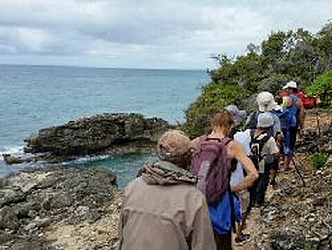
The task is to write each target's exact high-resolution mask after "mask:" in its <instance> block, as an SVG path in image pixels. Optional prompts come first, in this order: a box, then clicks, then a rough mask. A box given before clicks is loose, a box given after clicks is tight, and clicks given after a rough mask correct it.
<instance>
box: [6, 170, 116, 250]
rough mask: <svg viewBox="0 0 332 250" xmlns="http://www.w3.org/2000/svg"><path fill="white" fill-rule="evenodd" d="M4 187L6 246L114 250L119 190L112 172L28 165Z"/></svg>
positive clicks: (27, 248) (29, 249) (30, 248)
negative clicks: (38, 167)
mask: <svg viewBox="0 0 332 250" xmlns="http://www.w3.org/2000/svg"><path fill="white" fill-rule="evenodd" d="M0 187H1V189H0V249H15V250H20V249H22V250H23V249H25V250H38V249H113V247H112V246H113V245H114V243H115V242H116V237H117V232H116V226H117V218H118V214H119V211H118V208H119V207H118V205H119V200H118V197H119V193H118V191H117V186H116V176H115V174H114V173H112V172H111V171H109V170H107V169H103V168H98V169H85V170H81V169H75V168H56V167H50V168H45V169H25V170H23V171H21V172H20V173H16V174H13V175H11V176H9V177H7V178H5V179H1V181H0ZM101 225H102V226H101ZM80 232H81V233H80Z"/></svg>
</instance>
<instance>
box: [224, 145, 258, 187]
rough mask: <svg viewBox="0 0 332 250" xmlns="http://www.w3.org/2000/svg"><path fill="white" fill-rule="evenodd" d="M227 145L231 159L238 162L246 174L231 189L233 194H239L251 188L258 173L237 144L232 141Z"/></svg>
mask: <svg viewBox="0 0 332 250" xmlns="http://www.w3.org/2000/svg"><path fill="white" fill-rule="evenodd" d="M228 145H229V147H228V150H229V153H230V154H229V155H230V157H231V159H233V158H235V159H236V160H237V161H238V162H240V163H241V164H242V166H243V168H244V169H245V170H246V172H247V176H246V177H245V178H244V179H243V180H242V181H240V182H239V183H238V184H237V185H235V186H233V187H231V189H232V191H233V192H239V191H242V190H245V189H247V188H248V187H251V186H252V185H253V184H254V182H255V180H256V179H257V178H258V172H257V170H256V168H255V165H254V164H253V163H252V161H251V160H250V159H249V158H248V156H247V155H246V154H245V152H244V151H243V149H242V147H241V145H240V144H239V143H238V142H235V141H232V142H230V143H229V144H228Z"/></svg>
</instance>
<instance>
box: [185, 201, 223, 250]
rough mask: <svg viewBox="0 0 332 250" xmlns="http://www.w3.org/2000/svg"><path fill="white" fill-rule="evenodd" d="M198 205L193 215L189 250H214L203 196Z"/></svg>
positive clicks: (214, 246) (211, 231) (214, 245)
mask: <svg viewBox="0 0 332 250" xmlns="http://www.w3.org/2000/svg"><path fill="white" fill-rule="evenodd" d="M199 203H201V206H200V208H199V209H198V210H197V212H196V214H195V218H194V222H193V226H192V227H193V231H192V237H191V248H190V249H191V250H216V249H217V248H216V244H215V241H214V236H213V230H212V225H211V220H210V216H209V213H208V207H207V204H206V201H205V197H204V196H202V198H201V201H200V202H199ZM196 205H197V204H196Z"/></svg>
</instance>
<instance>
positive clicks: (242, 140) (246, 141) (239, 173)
mask: <svg viewBox="0 0 332 250" xmlns="http://www.w3.org/2000/svg"><path fill="white" fill-rule="evenodd" d="M234 141H236V142H238V143H239V144H240V145H241V146H242V148H243V150H244V152H245V154H246V155H249V154H250V134H249V136H248V134H246V133H245V132H241V131H239V132H236V133H235V135H234ZM243 178H244V174H243V166H242V164H241V163H240V162H237V165H236V169H235V171H234V172H232V175H231V180H230V185H231V186H235V185H237V184H238V183H239V182H240V181H242V180H243Z"/></svg>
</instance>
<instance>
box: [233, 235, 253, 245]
mask: <svg viewBox="0 0 332 250" xmlns="http://www.w3.org/2000/svg"><path fill="white" fill-rule="evenodd" d="M249 241H251V237H250V234H241V235H240V237H237V238H235V244H236V245H238V246H242V245H244V244H246V243H247V242H249Z"/></svg>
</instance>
